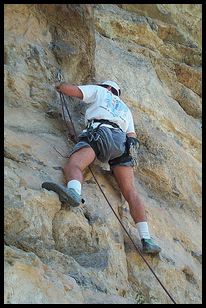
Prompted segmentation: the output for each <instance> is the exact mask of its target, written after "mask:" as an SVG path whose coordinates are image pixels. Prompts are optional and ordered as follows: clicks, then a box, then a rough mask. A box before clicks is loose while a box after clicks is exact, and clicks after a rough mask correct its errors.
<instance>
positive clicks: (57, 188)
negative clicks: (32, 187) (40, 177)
mask: <svg viewBox="0 0 206 308" xmlns="http://www.w3.org/2000/svg"><path fill="white" fill-rule="evenodd" d="M42 188H45V189H47V190H52V191H54V192H55V193H57V194H58V195H59V200H60V201H61V202H62V203H68V204H69V205H71V206H73V207H75V206H78V205H80V203H81V202H82V203H84V200H83V199H82V198H81V196H80V195H79V194H78V193H77V192H76V191H75V190H74V189H73V188H67V187H65V186H63V185H61V184H56V183H54V182H44V183H42Z"/></svg>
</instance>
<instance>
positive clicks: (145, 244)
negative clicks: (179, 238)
mask: <svg viewBox="0 0 206 308" xmlns="http://www.w3.org/2000/svg"><path fill="white" fill-rule="evenodd" d="M141 242H142V252H143V253H147V254H158V253H159V252H160V251H161V248H160V247H159V246H158V245H157V244H155V243H154V241H153V240H152V239H146V238H143V239H142V240H141Z"/></svg>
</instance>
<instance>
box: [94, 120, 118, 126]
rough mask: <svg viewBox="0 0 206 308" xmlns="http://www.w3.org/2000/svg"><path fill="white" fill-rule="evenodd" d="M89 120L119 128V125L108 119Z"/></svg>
mask: <svg viewBox="0 0 206 308" xmlns="http://www.w3.org/2000/svg"><path fill="white" fill-rule="evenodd" d="M89 122H93V123H95V122H98V123H101V124H109V125H111V126H113V127H115V128H120V127H119V125H117V124H116V123H113V122H110V121H109V120H105V119H91V120H89Z"/></svg>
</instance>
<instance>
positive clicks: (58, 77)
mask: <svg viewBox="0 0 206 308" xmlns="http://www.w3.org/2000/svg"><path fill="white" fill-rule="evenodd" d="M57 79H58V81H59V82H62V81H63V77H62V75H61V73H60V70H58V73H57ZM59 94H60V100H61V105H62V110H64V107H65V109H66V111H67V114H68V116H69V119H70V122H71V125H72V128H73V131H74V134H75V141H77V133H76V130H75V127H74V123H73V121H72V117H71V114H70V112H69V109H68V107H67V104H66V101H65V97H64V95H63V94H62V93H61V92H59ZM63 118H64V121H65V122H66V118H65V114H64V111H63ZM88 168H89V170H90V172H91V174H92V176H93V178H94V180H95V182H96V184H97V186H98V187H99V189H100V191H101V192H102V194H103V196H104V198H105V200H106V201H107V203H108V205H109V207H110V208H111V210H112V212H113V213H114V215H115V216H116V218H117V219H118V221H119V223H120V225H121V226H122V228H123V229H124V231H125V232H126V234H127V236H128V237H129V239H130V240H131V242H132V244H133V245H134V247H135V249H136V250H137V252H138V253H139V255H140V256H141V258H142V259H143V261H144V262H145V263H146V264H147V266H148V268H149V269H150V271H151V272H152V274H153V275H154V276H155V278H156V279H157V281H158V282H159V284H160V285H161V287H162V288H163V289H164V291H165V292H166V293H167V295H168V296H169V298H170V299H171V301H172V302H173V303H174V304H177V303H176V302H175V300H174V298H173V297H172V296H171V295H170V293H169V292H168V290H167V289H166V287H165V286H164V285H163V283H162V282H161V281H160V279H159V278H158V276H157V275H156V273H155V272H154V270H153V269H152V267H151V265H150V264H149V263H148V261H147V260H146V258H145V257H144V256H143V254H142V252H141V251H140V249H139V247H138V246H137V245H136V243H135V242H134V241H133V239H132V237H131V236H130V234H129V232H128V231H127V229H126V228H125V227H124V225H123V223H122V222H121V220H120V218H119V217H118V215H117V214H116V212H115V211H114V209H113V207H112V205H111V203H110V202H109V200H108V198H107V196H106V195H105V193H104V191H103V189H102V187H101V185H100V184H99V182H98V180H97V178H96V176H95V174H94V172H93V170H92V168H91V167H90V166H89V167H88Z"/></svg>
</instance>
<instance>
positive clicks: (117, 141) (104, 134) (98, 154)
mask: <svg viewBox="0 0 206 308" xmlns="http://www.w3.org/2000/svg"><path fill="white" fill-rule="evenodd" d="M55 88H56V90H57V91H58V92H59V93H62V94H65V95H67V96H71V97H76V98H79V99H80V100H82V101H83V102H85V103H87V104H89V107H88V109H87V110H86V113H85V124H86V128H85V129H84V130H83V131H82V132H81V133H80V134H79V136H78V142H77V143H76V144H75V146H74V148H73V149H72V152H71V153H70V156H69V158H68V161H67V163H66V164H65V166H64V176H65V179H66V182H67V186H64V185H62V184H58V183H55V182H44V183H43V184H42V187H43V188H45V189H47V190H52V191H54V192H56V193H57V194H58V196H59V199H60V201H61V202H63V203H67V204H69V205H70V206H74V207H75V206H78V205H79V204H80V203H81V200H82V197H81V188H82V183H83V171H84V170H85V168H86V167H88V166H89V165H90V164H91V163H92V162H93V161H94V160H95V159H96V158H97V159H98V160H100V161H101V162H108V163H109V165H110V169H111V171H112V173H113V175H114V177H115V179H116V181H117V183H118V185H119V188H120V190H121V193H122V194H123V196H124V198H125V199H126V201H127V202H128V204H129V209H130V214H131V216H132V218H133V220H134V222H135V225H136V228H137V231H138V233H139V236H140V239H141V243H142V252H143V253H147V254H157V253H159V252H160V251H161V248H160V247H159V245H157V244H156V243H155V242H154V240H153V239H152V238H151V236H150V232H149V228H148V222H147V217H146V212H145V206H144V204H143V202H142V200H141V198H140V197H139V194H138V192H137V190H136V187H135V181H134V170H133V167H134V166H135V159H134V155H132V153H135V152H136V151H137V148H138V146H139V142H138V140H137V138H136V133H135V129H134V122H133V117H132V113H131V111H130V109H129V108H128V106H127V105H126V104H125V103H124V102H123V101H122V100H121V99H120V95H121V90H120V87H119V86H118V84H117V83H116V82H114V81H111V80H107V81H104V82H102V83H99V84H93V85H78V86H77V85H73V84H70V83H66V82H58V83H56V84H55Z"/></svg>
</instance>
